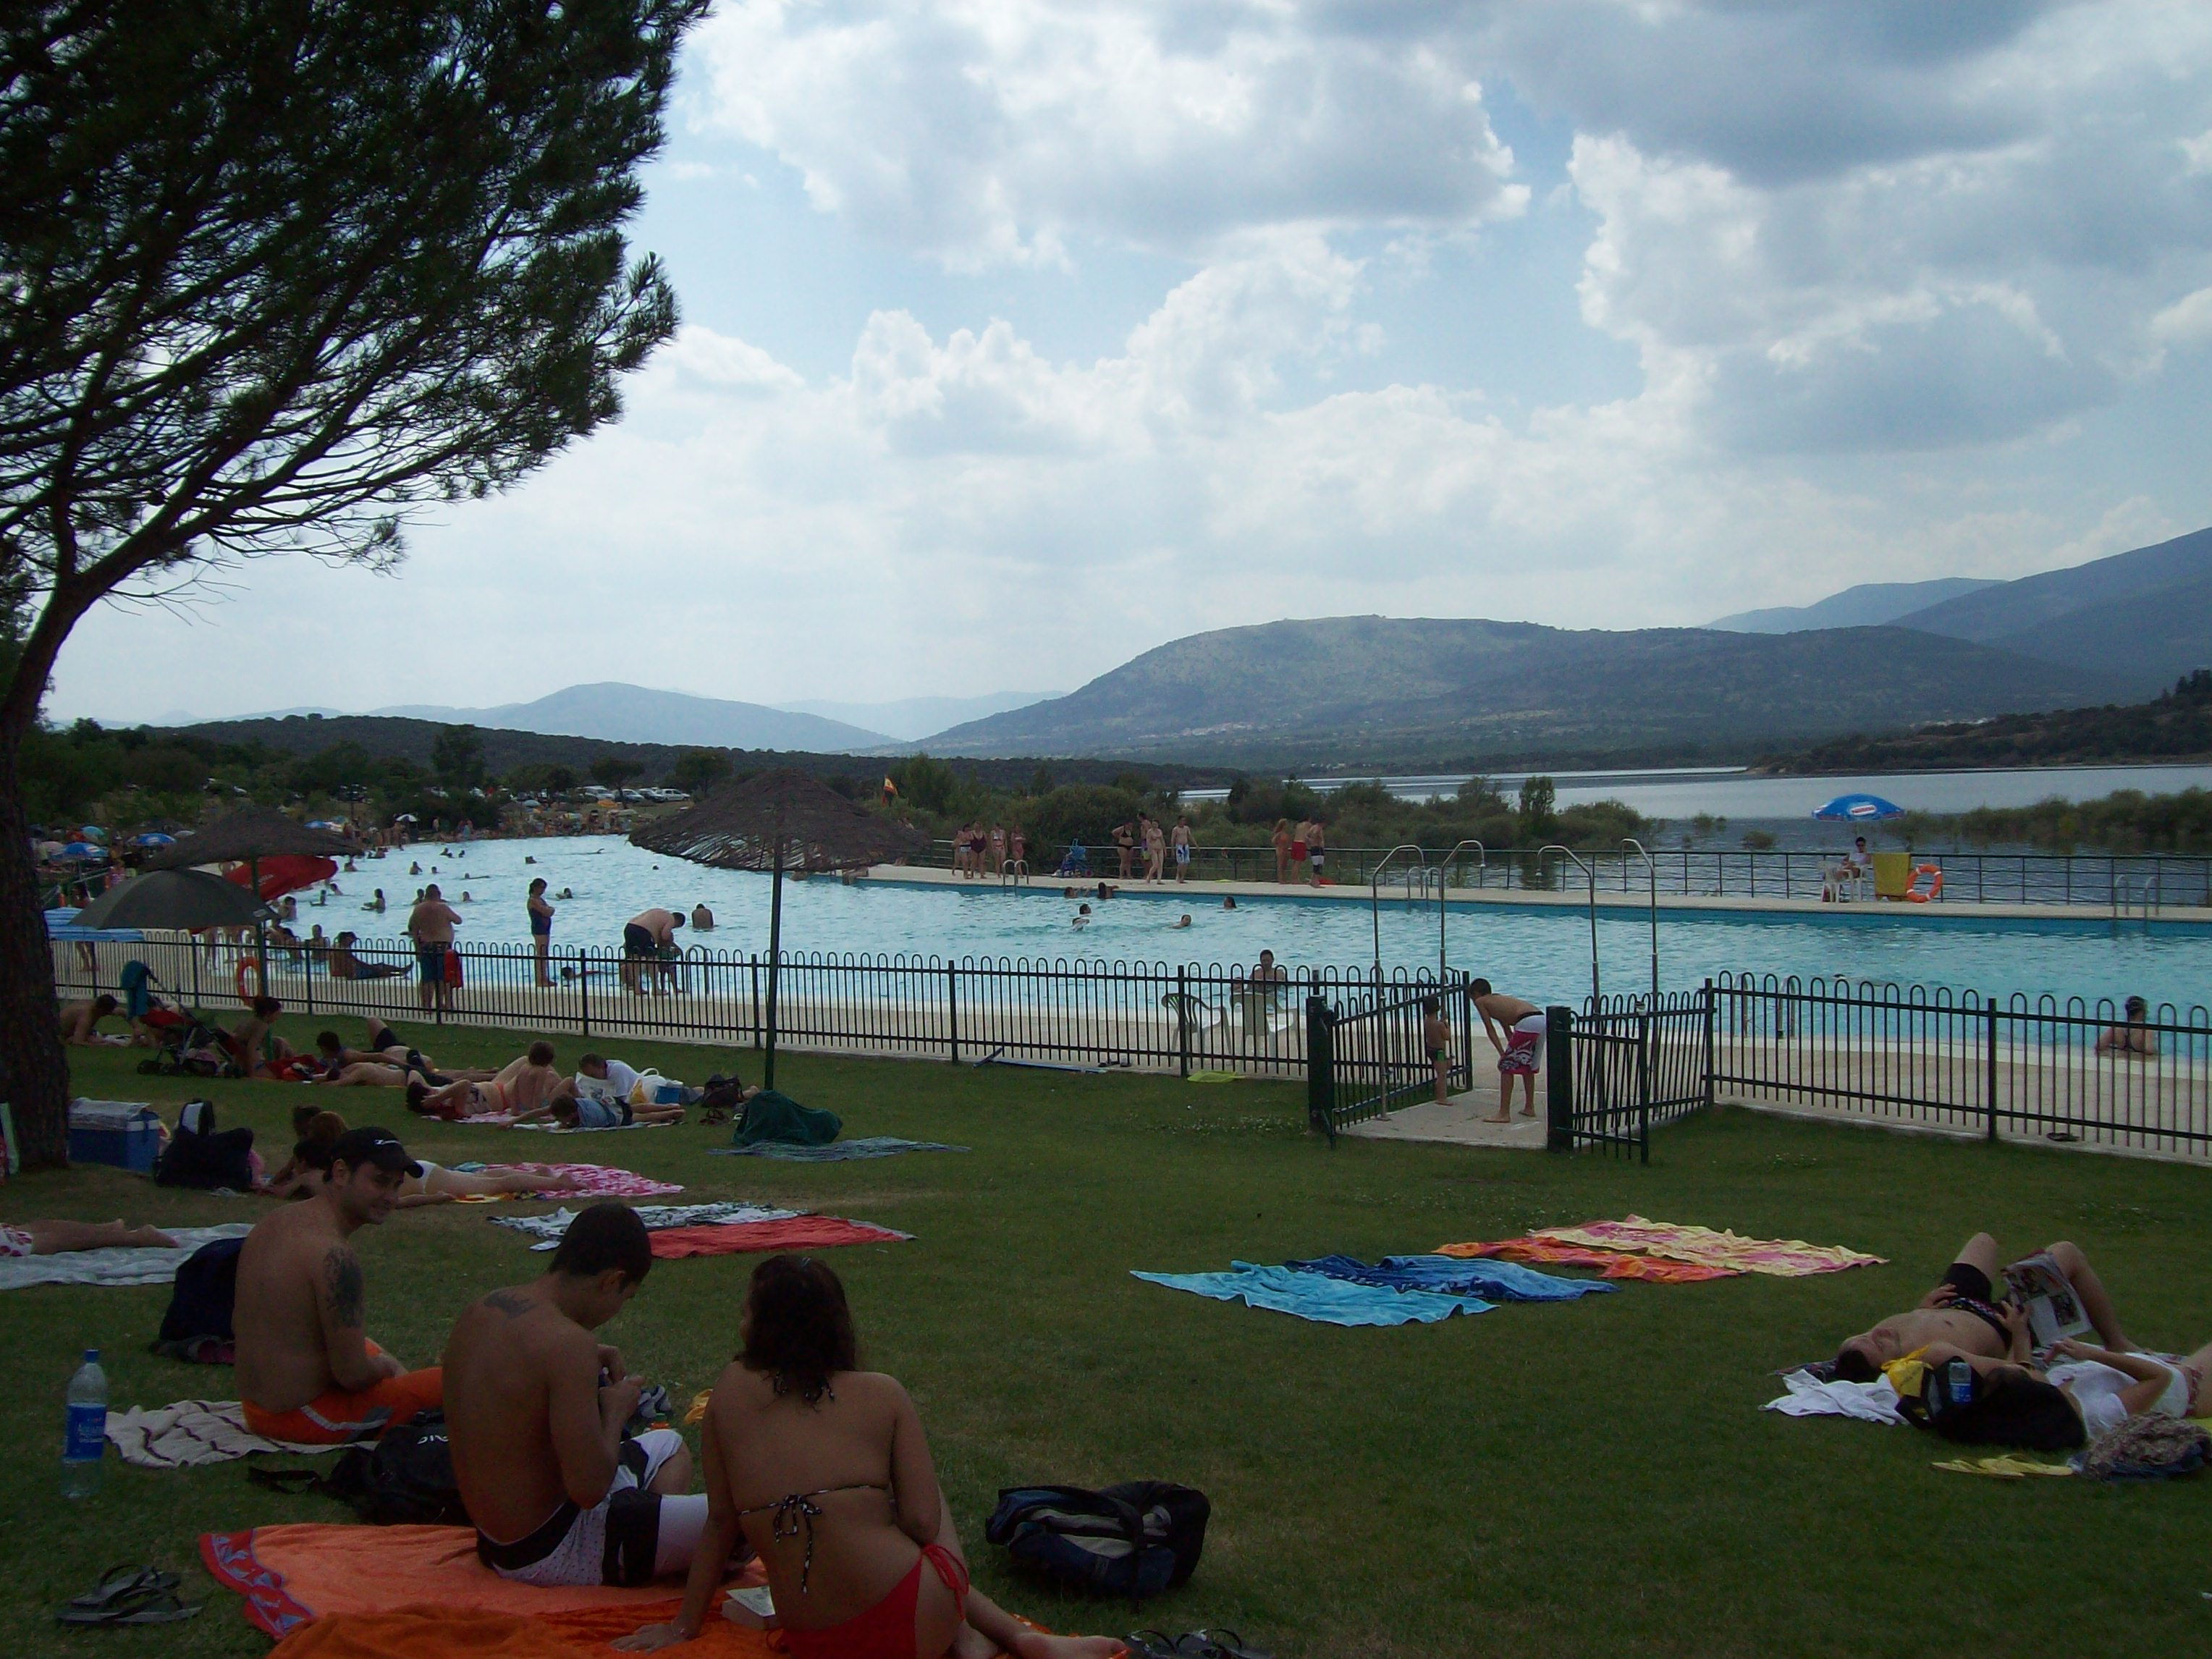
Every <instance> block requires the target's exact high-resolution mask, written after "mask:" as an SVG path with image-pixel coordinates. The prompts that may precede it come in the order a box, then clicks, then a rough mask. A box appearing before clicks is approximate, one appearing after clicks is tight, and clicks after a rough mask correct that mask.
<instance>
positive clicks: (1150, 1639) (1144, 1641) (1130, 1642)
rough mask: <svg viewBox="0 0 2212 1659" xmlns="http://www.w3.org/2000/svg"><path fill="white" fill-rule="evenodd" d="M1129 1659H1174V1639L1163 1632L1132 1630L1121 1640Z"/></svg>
mask: <svg viewBox="0 0 2212 1659" xmlns="http://www.w3.org/2000/svg"><path fill="white" fill-rule="evenodd" d="M1121 1645H1122V1646H1123V1647H1125V1648H1127V1650H1128V1652H1129V1659H1176V1656H1177V1652H1178V1650H1177V1649H1176V1644H1175V1638H1172V1637H1170V1635H1169V1634H1168V1633H1167V1632H1165V1631H1158V1630H1133V1631H1131V1632H1129V1633H1128V1634H1127V1636H1125V1637H1123V1638H1121Z"/></svg>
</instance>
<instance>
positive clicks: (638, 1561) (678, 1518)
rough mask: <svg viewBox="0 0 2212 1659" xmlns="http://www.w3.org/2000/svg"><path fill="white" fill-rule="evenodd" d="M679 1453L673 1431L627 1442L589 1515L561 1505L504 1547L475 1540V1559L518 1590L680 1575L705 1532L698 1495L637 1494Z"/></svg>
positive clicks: (680, 1440)
mask: <svg viewBox="0 0 2212 1659" xmlns="http://www.w3.org/2000/svg"><path fill="white" fill-rule="evenodd" d="M683 1449H684V1437H683V1436H682V1435H680V1434H678V1433H677V1431H675V1430H673V1429H647V1431H645V1432H644V1433H643V1434H641V1435H639V1436H638V1437H636V1438H635V1439H634V1440H626V1441H624V1442H623V1448H622V1451H621V1454H620V1457H619V1461H618V1462H617V1465H616V1468H615V1480H614V1485H612V1486H610V1487H608V1488H607V1495H606V1496H605V1498H601V1499H600V1500H599V1502H598V1503H596V1504H593V1505H592V1507H591V1508H590V1509H587V1510H586V1509H580V1508H579V1507H578V1506H577V1505H576V1504H573V1503H570V1502H567V1501H565V1500H564V1501H563V1502H562V1505H561V1507H560V1508H559V1509H557V1510H554V1511H553V1513H552V1514H551V1515H550V1516H547V1517H546V1520H545V1522H544V1525H542V1526H540V1527H538V1528H537V1529H536V1530H535V1531H533V1532H532V1533H531V1534H528V1535H527V1536H526V1537H523V1538H519V1539H517V1540H516V1541H514V1542H513V1543H511V1544H499V1543H495V1542H493V1541H491V1540H490V1539H489V1538H487V1537H485V1536H484V1535H483V1533H481V1532H479V1533H477V1559H478V1560H480V1561H482V1562H483V1564H484V1565H486V1566H488V1567H489V1568H490V1569H491V1570H492V1571H494V1572H495V1573H497V1574H498V1575H499V1576H500V1577H502V1578H511V1579H513V1580H514V1582H515V1583H520V1584H539V1585H546V1584H644V1583H651V1582H652V1581H653V1579H655V1578H665V1577H670V1576H671V1575H672V1574H676V1573H680V1572H682V1571H684V1570H685V1569H686V1568H688V1567H689V1566H690V1565H691V1554H692V1552H693V1551H694V1550H696V1549H697V1548H698V1547H699V1534H700V1533H701V1532H702V1531H703V1530H704V1529H705V1528H706V1525H707V1497H706V1494H705V1493H704V1492H697V1493H693V1494H691V1495H690V1496H688V1497H683V1498H664V1497H662V1496H660V1495H659V1493H658V1492H646V1491H644V1490H643V1488H645V1487H646V1486H649V1485H651V1484H652V1481H653V1477H654V1476H655V1475H657V1474H659V1473H660V1470H661V1466H662V1465H663V1464H665V1463H666V1462H668V1460H669V1459H670V1458H671V1457H673V1456H674V1455H676V1454H677V1453H678V1452H679V1451H681V1450H683Z"/></svg>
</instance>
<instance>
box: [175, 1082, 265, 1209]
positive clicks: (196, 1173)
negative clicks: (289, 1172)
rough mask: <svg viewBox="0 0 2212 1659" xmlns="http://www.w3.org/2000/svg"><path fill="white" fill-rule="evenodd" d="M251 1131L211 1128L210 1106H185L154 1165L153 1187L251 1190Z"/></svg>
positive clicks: (196, 1102)
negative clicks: (173, 1131)
mask: <svg viewBox="0 0 2212 1659" xmlns="http://www.w3.org/2000/svg"><path fill="white" fill-rule="evenodd" d="M252 1153H253V1131H252V1130H251V1129H247V1128H237V1129H224V1130H222V1131H221V1132H218V1131H217V1130H216V1127H215V1106H214V1104H213V1103H212V1102H210V1101H205V1100H194V1101H190V1102H187V1103H185V1108H184V1109H183V1110H182V1111H180V1112H179V1113H178V1114H177V1132H176V1133H174V1134H173V1135H171V1136H170V1137H169V1144H168V1145H167V1146H164V1147H163V1148H162V1149H161V1158H160V1160H159V1161H158V1162H156V1163H155V1165H154V1184H155V1186H157V1187H197V1188H200V1189H201V1190H203V1191H212V1190H213V1189H214V1188H217V1187H228V1188H230V1189H231V1190H232V1191H234V1192H240V1193H250V1192H252V1190H253V1158H252Z"/></svg>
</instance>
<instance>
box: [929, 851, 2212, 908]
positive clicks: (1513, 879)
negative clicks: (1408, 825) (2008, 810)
mask: <svg viewBox="0 0 2212 1659" xmlns="http://www.w3.org/2000/svg"><path fill="white" fill-rule="evenodd" d="M1066 850H1067V849H1066V848H1063V847H1059V846H1054V847H1049V848H1034V849H1030V853H1029V856H1028V857H1027V858H1026V859H1025V860H1024V868H1023V871H1022V872H1019V873H1020V878H1022V879H1025V880H1028V881H1030V882H1033V883H1043V882H1052V881H1061V882H1066V881H1071V880H1079V879H1082V878H1085V877H1087V878H1088V879H1090V880H1091V881H1098V880H1108V881H1115V882H1121V881H1138V880H1141V879H1142V878H1143V877H1144V874H1145V865H1144V860H1143V859H1142V858H1141V856H1140V857H1139V858H1137V859H1136V860H1133V863H1132V865H1131V866H1130V867H1129V868H1128V869H1127V871H1126V872H1125V871H1124V869H1123V867H1122V865H1121V860H1120V859H1119V857H1118V856H1117V854H1116V851H1115V848H1113V847H1112V846H1110V845H1109V846H1107V847H1105V848H1103V849H1102V848H1097V847H1089V848H1086V849H1085V850H1086V853H1087V854H1088V858H1087V861H1086V862H1085V866H1084V871H1083V874H1082V875H1081V876H1063V875H1060V874H1058V873H1056V872H1057V871H1058V867H1059V865H1060V861H1061V860H1062V859H1063V858H1064V856H1065V855H1066ZM1581 850H1582V855H1583V858H1584V859H1585V860H1588V861H1589V864H1590V865H1591V866H1592V867H1593V869H1594V870H1595V880H1596V884H1597V890H1598V891H1599V893H1600V894H1601V895H1603V894H1607V893H1621V894H1627V895H1629V896H1632V897H1635V896H1645V895H1648V894H1650V893H1652V892H1654V891H1656V892H1658V893H1660V894H1663V895H1669V896H1675V897H1700V898H1799V899H1818V898H1820V896H1822V895H1823V893H1832V892H1836V891H1838V890H1839V889H1838V884H1837V882H1836V880H1835V876H1836V873H1837V872H1838V868H1839V866H1841V865H1842V863H1843V859H1844V848H1836V849H1834V850H1833V851H1820V850H1784V849H1779V848H1778V849H1775V850H1772V851H1766V852H1759V851H1753V850H1750V849H1744V850H1740V851H1730V850H1727V849H1717V848H1716V849H1699V848H1656V849H1654V850H1653V851H1652V853H1651V854H1650V861H1649V862H1648V863H1647V862H1646V861H1645V860H1644V858H1643V857H1640V856H1638V855H1637V854H1627V855H1626V856H1624V855H1623V854H1621V853H1620V850H1619V849H1617V848H1616V849H1613V850H1597V849H1590V848H1583V849H1581ZM1390 856H1391V853H1390V850H1389V849H1385V848H1368V847H1332V848H1328V860H1327V863H1326V864H1325V866H1324V867H1323V870H1322V872H1321V873H1322V875H1323V876H1324V877H1325V878H1326V879H1327V880H1328V881H1329V882H1331V883H1333V884H1336V885H1338V886H1358V887H1364V886H1366V885H1368V884H1370V882H1372V881H1373V880H1374V879H1375V877H1376V872H1377V871H1378V870H1379V869H1381V868H1382V866H1383V863H1384V861H1385V860H1388V859H1389V858H1390ZM1426 856H1427V857H1428V859H1429V860H1431V862H1429V863H1428V865H1427V866H1426V869H1425V872H1424V871H1422V870H1421V868H1420V866H1408V865H1407V864H1406V863H1405V861H1404V860H1402V859H1401V860H1399V861H1397V862H1395V863H1393V864H1392V865H1391V866H1390V868H1389V869H1388V870H1387V871H1383V878H1384V884H1385V885H1386V887H1389V889H1391V890H1394V891H1395V890H1397V889H1399V888H1401V887H1405V886H1407V885H1408V884H1409V883H1419V882H1421V881H1423V880H1424V879H1425V881H1426V882H1427V883H1429V884H1432V886H1441V887H1444V888H1449V889H1455V890H1456V889H1462V888H1473V889H1475V890H1485V889H1488V890H1497V891H1507V892H1510V891H1514V890H1527V891H1530V892H1554V893H1555V892H1559V891H1562V890H1570V891H1582V890H1584V889H1585V878H1584V877H1583V874H1582V872H1580V871H1578V870H1576V869H1574V868H1573V867H1572V866H1569V865H1566V864H1565V860H1561V859H1560V858H1559V857H1558V855H1557V854H1548V855H1547V854H1544V853H1541V852H1540V851H1537V850H1535V849H1531V848H1499V849H1497V850H1494V851H1486V852H1483V853H1480V854H1475V853H1471V852H1462V853H1460V854H1456V855H1455V854H1449V853H1446V852H1443V851H1442V850H1437V849H1431V850H1430V851H1429V852H1428V853H1427V855H1426ZM1913 858H1914V861H1915V862H1916V863H1919V864H1929V865H1933V866H1936V868H1938V869H1940V870H1941V871H1942V872H1943V879H1942V884H1941V886H1940V888H1938V889H1937V890H1936V891H1935V892H1934V893H1933V894H1932V895H1929V897H1928V900H1927V902H1931V903H1936V904H1945V903H1950V902H1960V901H1972V902H1975V903H1988V904H2072V905H2086V906H2090V907H2093V908H2103V909H2107V910H2118V911H2122V912H2126V913H2135V912H2137V911H2147V912H2148V913H2149V914H2153V915H2155V914H2156V913H2157V912H2158V911H2159V910H2160V909H2162V908H2170V907H2176V906H2198V905H2207V904H2212V858H2205V857H2198V856H2191V855H2186V854H2155V853H2146V854H2134V855H2128V854H2102V853H2095V854H2091V853H1969V852H1942V853H1934V852H1924V851H1923V852H1919V853H1916V854H1913ZM925 861H926V862H927V863H929V864H932V865H935V866H940V867H945V868H949V867H951V864H952V861H953V860H952V843H951V842H949V841H948V842H936V843H935V844H934V848H933V851H932V852H931V853H930V854H925ZM1015 874H1016V872H1012V871H1006V872H1001V874H1000V878H1001V879H1007V880H1012V879H1014V878H1015ZM1186 874H1187V876H1188V879H1190V880H1192V881H1246V882H1261V883H1272V882H1273V881H1275V879H1276V878H1277V866H1276V860H1275V852H1274V848H1272V847H1200V848H1194V849H1193V851H1192V854H1191V861H1190V865H1189V866H1188V871H1187V872H1186ZM1287 874H1288V879H1289V880H1291V882H1293V883H1304V882H1305V881H1306V880H1307V879H1308V878H1309V876H1310V868H1309V866H1304V865H1299V866H1293V867H1292V868H1291V870H1290V871H1289V872H1287ZM982 879H990V877H989V876H987V875H986V876H984V877H982ZM1163 879H1164V880H1166V881H1170V882H1172V881H1174V880H1176V865H1175V863H1174V861H1173V860H1172V858H1170V860H1168V861H1167V862H1166V864H1165V866H1164V871H1163ZM1917 885H1918V886H1919V888H1920V889H1921V890H1922V891H1923V894H1925V893H1927V892H1928V890H1929V888H1930V887H1933V886H1935V885H1936V884H1934V883H1933V882H1932V881H1931V880H1929V878H1925V877H1923V878H1920V880H1919V881H1918V883H1917ZM1422 890H1431V888H1429V887H1425V888H1423V889H1422ZM1840 891H1841V892H1842V894H1843V896H1844V897H1845V898H1847V899H1849V898H1862V899H1866V900H1869V901H1871V900H1872V899H1873V898H1874V896H1875V892H1874V882H1873V878H1871V877H1870V876H1869V877H1868V878H1864V879H1863V880H1862V881H1852V882H1849V883H1846V884H1843V885H1842V886H1841V888H1840Z"/></svg>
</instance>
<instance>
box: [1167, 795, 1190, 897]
mask: <svg viewBox="0 0 2212 1659" xmlns="http://www.w3.org/2000/svg"><path fill="white" fill-rule="evenodd" d="M1168 843H1169V845H1170V846H1171V847H1173V848H1175V866H1176V882H1177V883H1178V884H1181V883H1182V882H1185V881H1188V880H1189V879H1190V815H1189V814H1188V812H1186V813H1184V814H1183V815H1182V817H1178V818H1177V819H1176V824H1175V828H1174V829H1170V830H1169V831H1168Z"/></svg>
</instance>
